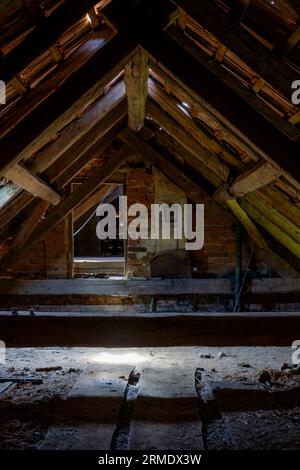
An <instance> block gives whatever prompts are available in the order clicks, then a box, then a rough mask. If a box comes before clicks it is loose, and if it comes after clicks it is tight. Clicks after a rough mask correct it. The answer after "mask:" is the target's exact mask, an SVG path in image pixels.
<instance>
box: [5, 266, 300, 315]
mask: <svg viewBox="0 0 300 470" xmlns="http://www.w3.org/2000/svg"><path fill="white" fill-rule="evenodd" d="M120 262H121V261H119V260H118V261H117V263H120ZM245 293H247V294H250V295H252V294H254V295H256V294H262V295H271V294H274V295H282V294H299V293H300V279H299V278H298V279H293V278H292V279H283V278H261V279H250V280H249V281H247V283H246V285H245ZM0 294H1V295H5V296H15V297H16V298H17V297H18V296H20V297H21V296H60V295H61V296H64V295H65V296H68V295H70V296H72V295H86V296H98V297H101V296H118V295H119V296H121V297H122V296H135V295H143V296H153V295H158V296H172V295H225V296H232V295H233V286H232V283H231V281H230V280H229V279H156V278H152V279H143V280H142V279H141V280H139V279H130V280H127V279H70V280H69V279H68V280H66V279H57V280H56V279H47V280H46V279H45V280H0ZM8 314H10V313H8ZM40 314H42V312H41V313H40ZM61 314H62V315H64V314H63V313H61ZM251 314H254V313H253V312H251ZM272 314H273V312H272V313H269V315H271V316H272ZM78 315H79V316H80V315H82V314H80V313H79V314H78ZM123 315H125V314H123ZM224 315H226V313H224ZM236 315H238V313H237V314H236ZM255 315H260V313H257V314H255ZM278 315H280V314H278Z"/></svg>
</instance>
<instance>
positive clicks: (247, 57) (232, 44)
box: [173, 0, 298, 100]
mask: <svg viewBox="0 0 300 470" xmlns="http://www.w3.org/2000/svg"><path fill="white" fill-rule="evenodd" d="M173 1H174V3H175V4H176V5H177V6H179V7H181V8H182V9H183V10H184V11H186V12H187V13H188V15H189V16H191V17H192V18H193V19H194V20H195V21H197V22H198V23H199V24H200V25H201V26H203V27H204V28H205V29H207V31H209V32H210V33H212V34H213V35H214V36H215V37H216V38H217V39H218V40H219V41H220V42H221V43H222V44H224V45H225V46H226V47H227V48H228V49H230V50H231V51H232V52H234V53H235V54H236V55H237V56H238V57H240V59H242V60H243V61H244V62H245V63H246V64H247V65H249V67H251V68H252V69H253V70H254V71H255V72H256V73H257V74H258V75H259V76H260V77H261V78H263V79H264V80H265V81H266V82H268V83H270V84H271V85H272V86H273V87H274V88H275V89H276V90H278V91H280V93H282V94H283V95H284V96H285V97H286V98H288V99H289V100H290V98H291V83H292V82H293V81H294V80H296V79H297V78H298V77H297V72H296V70H293V69H292V68H291V67H289V65H287V64H286V63H284V62H282V61H281V60H280V59H279V58H278V57H276V55H275V54H274V53H273V52H272V51H270V50H269V49H268V48H267V47H265V46H264V45H263V44H261V43H260V42H259V41H258V40H257V39H256V38H255V37H254V36H252V35H250V34H249V33H248V32H247V31H246V30H245V29H244V28H243V27H242V26H240V25H239V24H237V22H236V20H235V19H234V18H233V17H232V16H230V15H228V14H226V13H225V11H224V10H223V9H222V8H221V7H219V6H218V5H217V4H216V2H212V1H211V0H201V1H198V2H197V1H194V0H173Z"/></svg>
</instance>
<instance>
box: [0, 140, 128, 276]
mask: <svg viewBox="0 0 300 470" xmlns="http://www.w3.org/2000/svg"><path fill="white" fill-rule="evenodd" d="M131 155H132V151H131V150H130V149H129V148H128V147H126V146H123V147H122V148H121V149H120V150H119V152H117V153H116V154H114V155H112V156H111V158H110V159H109V161H108V162H106V163H105V164H104V165H103V166H102V167H100V168H99V169H97V170H96V171H95V172H94V173H93V175H92V176H90V177H89V178H88V180H87V181H86V183H85V184H83V185H81V186H80V187H79V188H78V189H77V190H76V191H74V192H73V193H72V194H70V195H69V196H67V197H66V198H65V199H64V200H63V201H62V202H61V203H60V204H59V205H58V206H57V207H56V208H54V209H53V210H52V212H50V213H49V214H48V215H47V217H46V218H45V219H44V220H43V221H41V222H40V224H38V225H37V226H36V227H35V229H34V230H33V231H32V233H31V234H30V236H29V237H28V238H27V239H26V240H24V243H23V244H21V246H19V247H18V248H17V249H16V250H14V249H12V250H9V251H8V252H7V253H5V255H4V256H2V258H0V272H1V273H4V272H6V271H7V270H8V269H9V268H10V267H11V266H13V265H14V263H15V262H16V261H17V260H18V259H19V258H20V257H21V256H23V255H24V253H25V252H26V250H28V249H29V248H30V247H31V246H32V245H33V244H34V243H35V242H37V241H38V240H39V239H40V238H42V237H43V236H44V235H45V234H46V233H47V232H48V231H49V230H51V229H52V228H54V227H55V226H56V225H57V224H58V223H59V222H60V221H61V220H63V219H64V218H65V217H67V215H68V214H70V213H71V212H72V210H74V209H76V207H78V206H79V205H80V204H81V203H82V202H83V201H84V200H85V199H86V198H88V197H89V195H90V194H92V193H93V192H94V191H95V190H96V189H97V188H98V187H99V186H100V185H101V184H102V183H103V182H105V181H106V180H107V178H109V176H110V175H111V174H112V173H113V172H114V171H116V170H117V169H118V168H119V167H120V166H121V165H122V164H123V163H125V162H126V160H127V159H128V158H129V157H130V156H131Z"/></svg>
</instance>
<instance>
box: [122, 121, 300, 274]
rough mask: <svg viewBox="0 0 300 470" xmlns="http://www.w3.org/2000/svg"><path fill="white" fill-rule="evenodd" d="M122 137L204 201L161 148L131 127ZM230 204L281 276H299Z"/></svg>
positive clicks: (233, 204)
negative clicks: (140, 136)
mask: <svg viewBox="0 0 300 470" xmlns="http://www.w3.org/2000/svg"><path fill="white" fill-rule="evenodd" d="M120 138H121V139H122V140H123V141H124V142H125V143H126V144H127V145H129V146H130V147H131V148H132V150H135V151H136V152H137V153H138V154H139V155H140V156H141V157H143V158H144V159H145V161H146V162H149V163H151V164H152V165H153V166H155V167H156V168H157V169H158V170H159V171H161V172H162V173H163V174H164V175H165V176H166V177H167V178H169V179H170V181H172V182H173V183H174V184H175V185H176V186H178V187H179V188H180V189H182V190H183V191H185V192H186V193H187V194H188V196H189V197H190V198H191V199H192V200H193V201H194V202H196V203H203V195H204V192H203V190H202V189H201V188H200V187H199V186H198V185H197V184H195V182H194V181H192V180H191V178H190V177H189V176H188V175H186V174H185V172H184V171H183V170H182V169H181V170H179V169H178V168H176V166H175V165H174V164H172V163H171V162H169V161H168V160H166V159H165V158H164V157H163V156H162V155H161V154H160V153H159V152H157V151H156V150H154V149H153V148H152V147H151V146H150V145H149V144H147V143H146V142H143V141H142V139H140V138H139V136H138V135H136V134H134V133H133V132H131V131H130V130H129V129H128V130H124V131H123V132H122V133H121V134H120ZM227 206H228V208H229V209H230V210H231V212H233V214H234V215H235V217H236V218H237V219H238V220H239V222H240V223H241V224H242V225H243V227H244V228H245V230H246V231H247V233H248V234H249V236H250V237H251V239H252V240H253V242H254V243H255V244H256V245H257V246H258V247H259V248H261V249H262V250H261V257H262V259H264V260H265V261H266V262H267V263H268V264H269V265H270V266H271V267H272V268H273V269H274V271H276V272H277V274H279V275H280V276H282V277H288V278H295V279H297V278H299V277H300V273H298V272H297V270H296V269H294V268H293V267H291V266H290V265H289V264H288V263H287V262H286V261H285V260H283V259H282V258H280V256H278V255H277V254H276V253H275V252H273V251H272V250H271V249H270V247H269V246H268V244H267V242H266V241H265V240H264V238H263V236H262V235H261V233H260V232H259V231H258V229H257V228H256V227H255V225H254V223H253V222H252V221H251V219H250V217H249V216H248V215H247V213H246V212H245V211H244V210H243V209H242V208H241V207H240V205H239V204H238V202H237V201H227Z"/></svg>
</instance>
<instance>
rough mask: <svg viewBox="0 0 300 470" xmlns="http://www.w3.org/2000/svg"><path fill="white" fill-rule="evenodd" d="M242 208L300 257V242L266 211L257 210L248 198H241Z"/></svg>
mask: <svg viewBox="0 0 300 470" xmlns="http://www.w3.org/2000/svg"><path fill="white" fill-rule="evenodd" d="M241 206H242V208H243V209H244V210H245V211H246V212H247V214H248V215H249V216H250V217H251V218H252V219H253V220H255V222H256V223H258V224H259V225H260V226H261V227H262V228H264V229H265V230H267V232H269V233H270V234H271V235H272V236H273V237H274V238H275V239H276V240H278V241H279V242H280V243H281V244H282V245H283V246H285V247H286V248H287V249H288V250H289V251H290V252H291V253H293V254H294V255H295V256H296V257H297V258H299V259H300V244H299V243H298V242H297V241H295V240H294V238H292V237H291V236H290V235H289V234H288V233H287V232H286V231H284V230H282V228H280V227H279V226H278V225H276V224H275V223H274V222H273V221H272V220H270V219H269V218H268V217H267V216H265V214H264V213H262V212H260V211H259V210H257V209H256V208H255V207H254V206H253V205H252V204H250V203H249V202H248V201H247V200H245V199H242V200H241Z"/></svg>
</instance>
